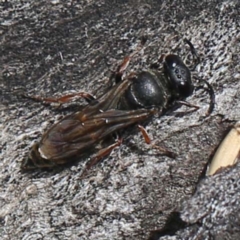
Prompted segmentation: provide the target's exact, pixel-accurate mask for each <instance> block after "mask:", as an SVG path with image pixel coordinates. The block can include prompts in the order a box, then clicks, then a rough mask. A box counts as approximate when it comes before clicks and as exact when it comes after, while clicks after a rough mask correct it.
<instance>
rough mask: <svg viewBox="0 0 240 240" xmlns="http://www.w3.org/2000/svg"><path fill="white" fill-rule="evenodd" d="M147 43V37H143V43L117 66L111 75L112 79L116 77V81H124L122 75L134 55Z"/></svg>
mask: <svg viewBox="0 0 240 240" xmlns="http://www.w3.org/2000/svg"><path fill="white" fill-rule="evenodd" d="M145 43H146V39H142V41H141V43H140V44H139V45H138V47H137V49H136V50H135V51H134V52H133V53H132V54H130V55H128V56H126V57H125V58H124V59H123V60H122V62H121V64H120V65H119V66H118V67H117V70H116V71H113V73H112V75H111V77H110V80H112V79H114V80H115V83H119V82H121V81H122V76H123V73H124V72H125V70H126V69H127V67H128V65H129V63H130V61H131V59H132V58H133V57H134V55H136V54H137V53H139V52H140V51H141V50H142V48H143V46H144V44H145Z"/></svg>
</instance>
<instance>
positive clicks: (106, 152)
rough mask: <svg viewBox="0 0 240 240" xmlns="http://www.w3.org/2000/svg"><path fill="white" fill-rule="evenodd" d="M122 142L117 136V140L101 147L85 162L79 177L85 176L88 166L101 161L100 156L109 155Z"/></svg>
mask: <svg viewBox="0 0 240 240" xmlns="http://www.w3.org/2000/svg"><path fill="white" fill-rule="evenodd" d="M121 144H122V139H121V138H118V139H117V141H116V142H115V143H113V144H111V145H109V146H108V147H106V148H103V149H101V150H99V151H98V152H97V154H96V155H95V156H94V157H93V158H91V159H90V161H89V162H88V163H87V164H86V167H85V168H84V170H83V172H82V174H81V177H85V176H86V174H87V172H88V171H89V169H90V168H92V167H93V166H94V165H96V164H97V163H98V162H99V161H101V159H102V158H104V157H106V156H107V155H109V154H110V153H111V152H112V150H113V149H114V148H116V147H118V146H120V145H121Z"/></svg>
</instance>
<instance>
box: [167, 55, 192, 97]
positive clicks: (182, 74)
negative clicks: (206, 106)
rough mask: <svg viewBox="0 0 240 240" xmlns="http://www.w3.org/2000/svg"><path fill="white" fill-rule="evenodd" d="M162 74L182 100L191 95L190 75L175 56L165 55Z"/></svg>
mask: <svg viewBox="0 0 240 240" xmlns="http://www.w3.org/2000/svg"><path fill="white" fill-rule="evenodd" d="M163 66H164V72H165V74H166V75H167V77H168V78H169V80H170V82H171V84H172V87H173V89H175V91H176V93H178V94H179V95H180V97H182V98H186V97H188V96H190V95H191V94H192V93H193V89H194V87H193V84H192V80H191V73H190V71H189V69H188V67H187V66H186V65H185V64H184V63H183V61H182V60H181V58H180V57H179V56H177V55H173V54H170V55H167V56H166V57H165V59H164V64H163Z"/></svg>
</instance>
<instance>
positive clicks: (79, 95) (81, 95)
mask: <svg viewBox="0 0 240 240" xmlns="http://www.w3.org/2000/svg"><path fill="white" fill-rule="evenodd" d="M22 96H23V97H24V98H28V99H31V100H34V101H37V102H44V103H58V104H60V105H61V104H64V103H68V102H70V101H73V100H76V99H78V98H84V99H85V100H86V101H87V102H88V103H91V102H93V101H96V98H95V97H94V96H93V95H91V94H90V93H87V92H78V93H71V94H67V95H64V96H61V97H57V98H44V97H40V96H29V95H27V94H22Z"/></svg>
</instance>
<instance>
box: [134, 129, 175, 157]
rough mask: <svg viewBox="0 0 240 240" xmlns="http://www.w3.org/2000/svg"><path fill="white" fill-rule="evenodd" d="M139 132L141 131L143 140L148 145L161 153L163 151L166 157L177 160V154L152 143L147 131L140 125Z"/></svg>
mask: <svg viewBox="0 0 240 240" xmlns="http://www.w3.org/2000/svg"><path fill="white" fill-rule="evenodd" d="M138 128H139V130H140V131H141V133H142V135H143V138H144V140H145V142H146V143H147V144H149V145H150V146H151V147H152V148H156V149H158V150H159V151H161V152H162V153H163V154H164V155H166V156H168V157H170V158H176V154H175V153H173V152H171V151H169V150H168V149H166V148H164V147H160V146H158V145H156V144H154V143H152V140H151V139H150V137H149V135H148V133H147V131H146V129H145V128H144V127H143V126H142V125H138Z"/></svg>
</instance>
